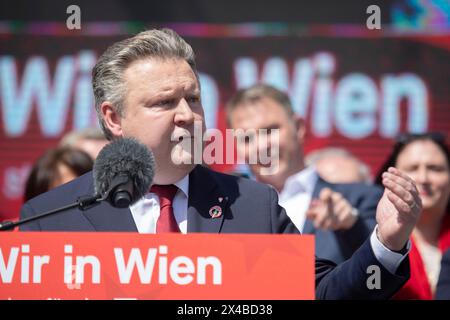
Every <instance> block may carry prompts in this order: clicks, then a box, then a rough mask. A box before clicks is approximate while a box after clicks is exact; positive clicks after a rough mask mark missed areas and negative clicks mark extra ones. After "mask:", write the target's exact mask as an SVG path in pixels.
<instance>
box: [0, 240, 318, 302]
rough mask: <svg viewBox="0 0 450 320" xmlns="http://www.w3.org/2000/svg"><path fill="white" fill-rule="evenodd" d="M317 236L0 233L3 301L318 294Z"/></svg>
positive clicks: (297, 296)
mask: <svg viewBox="0 0 450 320" xmlns="http://www.w3.org/2000/svg"><path fill="white" fill-rule="evenodd" d="M314 282H315V281H314V237H313V236H304V235H302V236H300V235H253V234H252V235H243V234H230V235H224V234H221V235H218V234H188V235H183V234H164V235H162V234H160V235H150V234H136V233H62V232H58V233H56V232H55V233H35V232H29V233H27V232H20V233H19V232H17V233H16V232H15V233H2V234H0V299H62V300H65V299H99V300H103V299H159V300H168V299H170V300H192V299H194V300H231V299H232V300H250V299H251V300H253V299H257V300H266V299H270V300H277V299H283V300H291V299H314Z"/></svg>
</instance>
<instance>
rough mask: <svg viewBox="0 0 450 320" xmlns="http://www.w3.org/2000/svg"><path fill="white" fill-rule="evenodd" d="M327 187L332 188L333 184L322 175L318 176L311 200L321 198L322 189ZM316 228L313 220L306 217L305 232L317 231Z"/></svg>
mask: <svg viewBox="0 0 450 320" xmlns="http://www.w3.org/2000/svg"><path fill="white" fill-rule="evenodd" d="M325 187H329V188H331V185H330V184H329V183H328V182H326V181H325V180H323V179H322V178H321V177H320V176H318V178H317V182H316V185H315V186H314V191H313V193H312V195H311V200H312V199H317V198H319V194H320V191H321V190H322V189H323V188H325ZM315 230H316V228H315V227H314V224H313V223H312V221H311V220H309V219H305V225H304V226H303V233H305V234H313V233H315Z"/></svg>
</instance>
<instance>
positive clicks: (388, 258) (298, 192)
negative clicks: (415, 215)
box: [279, 166, 411, 274]
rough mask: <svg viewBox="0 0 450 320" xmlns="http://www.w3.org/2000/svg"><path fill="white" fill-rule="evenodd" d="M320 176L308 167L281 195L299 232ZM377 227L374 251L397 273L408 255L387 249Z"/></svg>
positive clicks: (283, 205) (284, 206) (293, 177)
mask: <svg viewBox="0 0 450 320" xmlns="http://www.w3.org/2000/svg"><path fill="white" fill-rule="evenodd" d="M318 178H319V175H318V174H317V172H316V170H315V168H314V167H313V166H311V167H307V168H305V169H303V170H301V171H300V172H298V173H296V174H294V175H292V176H290V177H289V178H288V179H287V180H286V183H285V184H284V188H283V190H282V191H281V193H280V200H279V204H280V205H281V206H282V207H283V208H284V209H285V210H286V214H287V215H288V216H289V218H290V219H291V220H292V222H293V223H294V225H295V226H296V227H297V229H298V230H300V231H303V227H304V226H305V220H306V212H307V210H308V208H309V205H310V203H311V198H312V194H313V192H314V188H315V187H316V183H317V180H318ZM377 228H378V226H376V227H375V229H374V231H373V232H372V235H371V236H370V244H371V247H372V251H373V253H374V255H375V257H376V258H377V260H378V261H379V262H380V263H381V264H382V265H383V266H384V267H385V268H386V269H387V270H388V271H389V272H391V273H393V274H394V273H395V272H396V271H397V268H398V266H399V265H400V263H401V262H402V261H403V260H404V259H405V257H406V256H407V254H405V255H402V254H400V253H397V252H393V251H391V250H389V249H388V248H386V247H385V246H384V245H383V244H382V243H381V242H380V240H378V237H377V235H376V229H377ZM407 249H408V250H407V252H408V253H409V251H410V250H411V242H410V241H408V244H407Z"/></svg>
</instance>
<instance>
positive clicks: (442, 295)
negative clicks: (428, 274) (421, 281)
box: [435, 249, 450, 300]
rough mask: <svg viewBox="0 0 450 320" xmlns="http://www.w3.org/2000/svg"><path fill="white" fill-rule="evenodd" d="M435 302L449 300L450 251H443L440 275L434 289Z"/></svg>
mask: <svg viewBox="0 0 450 320" xmlns="http://www.w3.org/2000/svg"><path fill="white" fill-rule="evenodd" d="M435 299H436V300H450V249H448V250H447V251H445V253H444V254H443V256H442V261H441V273H440V275H439V281H438V284H437V288H436V295H435Z"/></svg>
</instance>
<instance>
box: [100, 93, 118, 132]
mask: <svg viewBox="0 0 450 320" xmlns="http://www.w3.org/2000/svg"><path fill="white" fill-rule="evenodd" d="M100 111H101V114H102V117H103V121H104V122H105V125H106V127H107V128H108V129H109V130H110V131H111V133H112V135H113V136H114V137H122V136H123V131H122V118H121V117H120V115H119V113H118V112H117V111H116V108H114V107H113V105H112V103H111V102H109V101H105V102H103V103H102V104H101V106H100Z"/></svg>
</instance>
